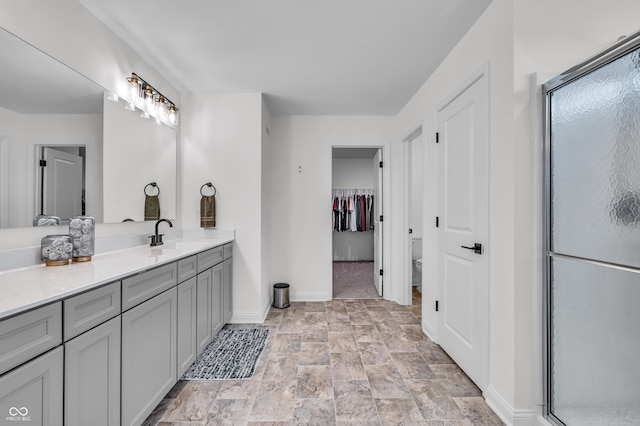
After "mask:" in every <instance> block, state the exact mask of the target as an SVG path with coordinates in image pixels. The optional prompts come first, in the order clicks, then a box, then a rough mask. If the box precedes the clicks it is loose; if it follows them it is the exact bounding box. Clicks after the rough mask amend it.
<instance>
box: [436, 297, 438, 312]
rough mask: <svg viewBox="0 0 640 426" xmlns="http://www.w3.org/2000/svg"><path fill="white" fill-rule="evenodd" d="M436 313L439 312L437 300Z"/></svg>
mask: <svg viewBox="0 0 640 426" xmlns="http://www.w3.org/2000/svg"><path fill="white" fill-rule="evenodd" d="M436 312H438V301H437V300H436Z"/></svg>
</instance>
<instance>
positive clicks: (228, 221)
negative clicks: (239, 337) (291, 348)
mask: <svg viewBox="0 0 640 426" xmlns="http://www.w3.org/2000/svg"><path fill="white" fill-rule="evenodd" d="M182 114H183V115H182V124H181V132H182V133H181V137H182V141H183V144H182V152H181V157H182V170H183V171H184V173H183V176H182V185H181V190H182V191H181V192H182V206H181V210H182V218H183V227H184V229H187V230H188V229H198V228H199V227H200V198H201V195H200V187H201V186H202V185H203V184H205V183H206V182H211V183H213V185H214V186H215V187H216V189H217V194H216V228H218V229H235V231H236V234H235V236H236V239H235V242H234V248H233V249H234V252H233V293H234V297H233V318H232V322H262V320H263V319H264V314H266V312H263V310H264V305H265V301H264V300H263V298H264V297H265V294H264V289H263V281H264V272H263V269H264V267H265V265H264V262H263V261H262V255H263V252H262V250H263V242H262V240H263V238H265V232H267V231H266V230H264V229H263V226H262V224H263V217H262V215H263V213H264V209H265V206H263V205H262V200H263V196H264V195H265V194H264V193H263V184H264V185H267V184H268V182H264V183H263V181H262V179H263V177H264V176H263V152H262V138H263V130H262V129H263V125H262V122H263V115H262V114H263V112H262V95H261V94H260V93H240V94H221V93H203V94H202V93H198V94H196V93H189V94H185V95H184V96H183V107H182ZM266 238H267V239H268V235H267V236H266ZM267 255H268V254H267Z"/></svg>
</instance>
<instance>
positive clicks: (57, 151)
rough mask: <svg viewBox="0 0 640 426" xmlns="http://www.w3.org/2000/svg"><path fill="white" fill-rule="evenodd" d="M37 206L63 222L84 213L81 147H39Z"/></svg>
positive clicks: (40, 212)
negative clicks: (38, 193)
mask: <svg viewBox="0 0 640 426" xmlns="http://www.w3.org/2000/svg"><path fill="white" fill-rule="evenodd" d="M40 159H41V160H42V161H41V162H40V170H41V182H40V183H41V184H40V203H39V204H40V210H39V211H38V214H44V215H50V216H58V217H60V218H61V219H62V221H63V223H67V221H68V219H69V218H70V217H71V216H77V215H83V214H85V213H84V164H85V162H84V147H78V146H75V147H55V148H53V147H42V154H41V157H40Z"/></svg>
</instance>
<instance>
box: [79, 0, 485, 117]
mask: <svg viewBox="0 0 640 426" xmlns="http://www.w3.org/2000/svg"><path fill="white" fill-rule="evenodd" d="M79 1H80V3H82V4H83V5H84V6H85V7H87V8H88V9H89V10H90V11H91V12H92V13H93V14H94V15H96V16H97V17H98V18H99V19H100V20H102V21H103V22H104V23H105V24H106V25H107V26H108V27H109V28H111V30H112V31H114V32H115V33H116V34H117V35H118V36H119V37H120V38H122V39H123V40H124V41H125V42H126V43H127V44H128V45H129V46H131V47H132V48H133V49H134V50H135V51H136V52H137V53H138V54H139V55H140V56H141V57H142V58H143V59H145V60H146V61H147V62H148V63H149V64H150V65H152V66H154V67H155V68H156V69H157V70H158V72H159V73H160V74H161V75H163V77H165V78H166V79H167V80H168V81H169V82H171V83H172V84H173V85H174V86H175V87H176V88H177V89H179V90H180V91H181V92H199V91H204V92H262V93H264V94H265V99H266V101H267V104H268V105H269V110H270V112H271V113H272V114H273V115H395V114H397V113H398V112H399V111H400V109H401V108H402V107H403V106H404V105H405V104H406V103H407V102H408V101H409V100H410V99H411V97H412V96H413V95H414V94H415V93H416V91H417V90H418V89H419V88H420V86H422V84H423V83H424V82H425V81H426V79H427V77H428V76H429V75H430V74H431V73H432V72H433V71H434V70H435V69H436V67H437V66H438V64H439V63H440V62H441V61H442V60H443V59H444V58H445V57H446V55H447V54H448V52H449V51H451V49H452V48H453V47H454V46H455V44H456V43H457V42H458V41H459V40H460V39H461V38H462V36H463V35H464V34H465V33H466V32H467V30H468V29H469V28H470V27H471V26H472V25H473V23H474V22H475V21H476V19H477V18H478V17H479V16H480V15H481V14H482V12H483V11H484V10H485V9H486V7H487V6H488V5H489V3H491V0H320V1H311V0H269V1H267V0H208V1H204V0H201V1H196V0H190V1H175V0H136V1H131V0H109V1H104V0H79ZM134 71H135V70H134ZM151 83H152V84H153V82H151Z"/></svg>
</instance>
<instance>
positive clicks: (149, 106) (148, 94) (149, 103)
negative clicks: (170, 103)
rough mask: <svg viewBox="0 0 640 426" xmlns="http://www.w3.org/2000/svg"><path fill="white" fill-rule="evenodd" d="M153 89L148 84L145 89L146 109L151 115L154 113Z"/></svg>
mask: <svg viewBox="0 0 640 426" xmlns="http://www.w3.org/2000/svg"><path fill="white" fill-rule="evenodd" d="M154 108H155V105H154V102H153V90H151V86H149V85H147V87H145V89H144V109H145V110H146V111H147V112H148V113H149V114H151V115H154Z"/></svg>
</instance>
